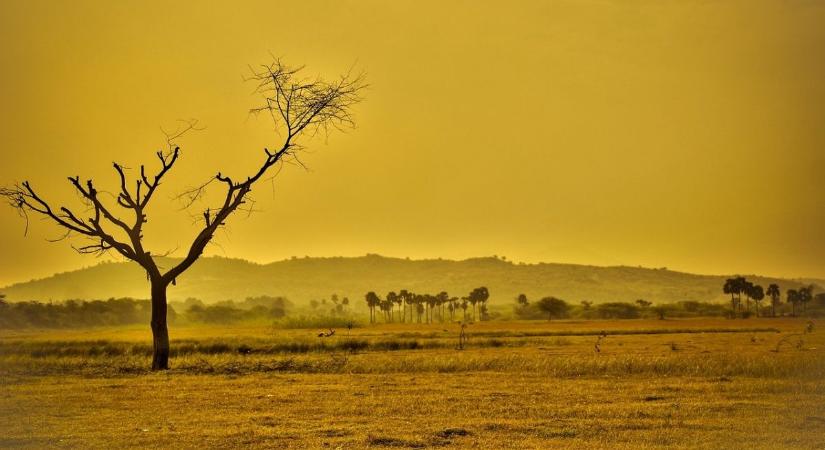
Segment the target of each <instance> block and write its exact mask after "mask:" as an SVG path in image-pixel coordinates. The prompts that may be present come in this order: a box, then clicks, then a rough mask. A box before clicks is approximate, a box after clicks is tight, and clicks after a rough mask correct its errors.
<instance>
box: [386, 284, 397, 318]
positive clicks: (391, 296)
mask: <svg viewBox="0 0 825 450" xmlns="http://www.w3.org/2000/svg"><path fill="white" fill-rule="evenodd" d="M397 301H398V294H396V293H395V291H390V292H387V303H389V304H390V322H392V316H393V310H394V309H395V304H396V302H397Z"/></svg>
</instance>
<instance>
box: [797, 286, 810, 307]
mask: <svg viewBox="0 0 825 450" xmlns="http://www.w3.org/2000/svg"><path fill="white" fill-rule="evenodd" d="M813 291H814V285H812V284H809V285H808V286H803V287H801V288H799V303H802V311H803V312H806V311H807V310H808V306H807V305H808V302H810V301H811V300H812V299H813V298H814V295H813Z"/></svg>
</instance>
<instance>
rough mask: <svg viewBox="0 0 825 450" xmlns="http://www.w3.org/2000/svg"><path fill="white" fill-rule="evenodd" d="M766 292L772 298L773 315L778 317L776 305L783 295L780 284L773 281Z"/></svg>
mask: <svg viewBox="0 0 825 450" xmlns="http://www.w3.org/2000/svg"><path fill="white" fill-rule="evenodd" d="M765 294H767V296H768V297H770V298H771V316H773V317H776V305H777V304H778V303H779V299H780V298H781V297H782V293H781V292H780V291H779V285H777V284H776V283H771V284H770V285H769V286H768V290H767V291H765Z"/></svg>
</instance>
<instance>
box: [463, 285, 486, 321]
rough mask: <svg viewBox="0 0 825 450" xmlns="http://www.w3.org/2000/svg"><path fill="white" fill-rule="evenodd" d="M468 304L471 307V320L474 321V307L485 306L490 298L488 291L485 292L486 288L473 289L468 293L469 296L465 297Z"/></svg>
mask: <svg viewBox="0 0 825 450" xmlns="http://www.w3.org/2000/svg"><path fill="white" fill-rule="evenodd" d="M467 298H468V299H469V301H470V303H471V304H472V305H473V320H475V319H476V305H482V304H486V302H487V300H488V299H489V298H490V291H489V290H487V288H486V287H484V286H482V287H478V288H475V289H473V291H472V292H470V295H469V296H468V297H467Z"/></svg>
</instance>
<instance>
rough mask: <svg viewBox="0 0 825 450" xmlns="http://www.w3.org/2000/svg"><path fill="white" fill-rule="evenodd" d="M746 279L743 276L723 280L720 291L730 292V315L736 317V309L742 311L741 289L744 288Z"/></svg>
mask: <svg viewBox="0 0 825 450" xmlns="http://www.w3.org/2000/svg"><path fill="white" fill-rule="evenodd" d="M746 283H747V281H746V280H745V278H744V277H734V278H728V279H727V280H725V284H724V286H722V291H723V292H724V293H725V294H730V307H731V314H732V317H736V310H737V309H738V310H739V311H740V312H741V311H742V291H743V290H744V289H745V284H746Z"/></svg>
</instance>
